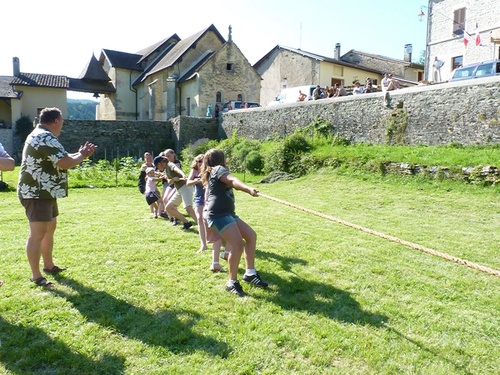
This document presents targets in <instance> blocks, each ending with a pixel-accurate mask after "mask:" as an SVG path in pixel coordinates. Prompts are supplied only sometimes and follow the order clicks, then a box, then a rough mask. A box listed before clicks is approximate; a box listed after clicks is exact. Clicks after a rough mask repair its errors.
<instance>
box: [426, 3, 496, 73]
mask: <svg viewBox="0 0 500 375" xmlns="http://www.w3.org/2000/svg"><path fill="white" fill-rule="evenodd" d="M425 10H426V11H427V12H425ZM426 13H427V14H426ZM420 16H421V17H424V16H427V51H426V64H425V65H426V71H425V77H426V78H427V80H428V81H433V80H434V78H433V74H434V71H433V67H432V65H433V62H434V59H435V57H436V56H437V57H438V59H439V60H441V61H443V62H444V65H443V66H442V68H441V79H442V80H443V81H446V80H448V79H449V78H450V73H451V72H452V71H453V69H455V68H456V67H458V66H461V65H468V64H472V63H475V62H480V61H488V60H495V59H500V0H461V1H456V0H429V1H428V6H423V7H422V11H421V13H420Z"/></svg>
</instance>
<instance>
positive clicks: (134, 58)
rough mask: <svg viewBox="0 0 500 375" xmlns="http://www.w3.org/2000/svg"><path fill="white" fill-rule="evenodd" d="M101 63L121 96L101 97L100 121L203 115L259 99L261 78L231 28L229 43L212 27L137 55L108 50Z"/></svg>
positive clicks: (115, 93) (161, 119) (109, 95)
mask: <svg viewBox="0 0 500 375" xmlns="http://www.w3.org/2000/svg"><path fill="white" fill-rule="evenodd" d="M99 62H100V64H101V66H102V67H103V69H104V71H105V72H106V74H107V75H108V76H109V77H110V79H111V83H112V84H113V85H114V86H115V88H116V92H113V93H108V94H101V95H100V104H99V106H98V109H97V119H98V120H153V121H165V120H168V119H171V118H173V117H176V116H179V115H184V116H195V117H204V116H206V115H207V114H208V115H214V114H215V113H216V111H215V108H216V106H219V108H220V109H221V108H222V105H223V103H224V102H226V101H229V100H234V99H242V100H244V101H253V102H259V101H260V82H261V77H260V76H259V74H258V73H257V71H256V70H255V69H254V68H253V67H252V66H251V65H250V63H249V62H248V60H247V59H246V58H245V56H244V55H243V53H242V52H241V51H240V49H239V48H238V47H237V45H236V44H235V43H234V42H233V41H232V36H231V27H229V37H228V40H227V42H226V41H225V40H224V38H223V37H222V35H221V34H220V33H219V31H218V30H217V29H216V28H215V26H214V25H211V26H209V27H208V28H206V29H204V30H201V31H200V32H198V33H196V34H194V35H191V36H190V37H188V38H186V39H183V40H181V39H180V38H179V37H178V36H177V34H174V35H172V36H170V37H169V38H167V39H165V40H163V41H160V42H159V43H157V44H155V45H153V46H150V47H147V48H145V49H143V50H141V51H139V52H138V53H135V54H131V53H126V52H118V51H112V50H106V49H105V50H103V51H102V53H101V56H100V58H99ZM209 107H210V109H209Z"/></svg>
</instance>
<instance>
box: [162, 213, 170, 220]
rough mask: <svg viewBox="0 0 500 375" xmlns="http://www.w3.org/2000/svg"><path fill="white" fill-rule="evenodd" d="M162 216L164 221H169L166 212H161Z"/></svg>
mask: <svg viewBox="0 0 500 375" xmlns="http://www.w3.org/2000/svg"><path fill="white" fill-rule="evenodd" d="M160 216H161V217H162V218H164V219H167V220H168V219H169V217H168V215H167V214H166V213H165V212H160Z"/></svg>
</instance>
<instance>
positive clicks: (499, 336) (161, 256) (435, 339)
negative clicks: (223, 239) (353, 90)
mask: <svg viewBox="0 0 500 375" xmlns="http://www.w3.org/2000/svg"><path fill="white" fill-rule="evenodd" d="M5 176H6V179H7V181H8V180H9V178H11V176H10V175H9V174H6V175H5ZM254 186H257V187H258V188H259V189H260V190H261V192H262V193H264V194H267V195H270V196H273V197H276V198H279V199H283V200H286V201H288V202H291V203H294V204H297V205H300V206H303V207H307V208H309V209H312V210H315V211H319V212H322V213H324V214H327V215H331V216H333V217H336V218H340V219H343V220H346V221H349V222H351V223H355V224H358V225H361V226H364V227H367V228H371V229H374V230H377V231H379V232H383V233H386V234H389V235H392V236H396V237H398V238H401V239H404V240H407V241H411V242H414V243H417V244H420V245H423V246H426V247H428V248H432V249H435V250H437V251H440V252H443V253H447V254H450V255H453V256H456V257H460V258H462V259H466V260H469V261H471V262H476V263H478V264H482V265H485V266H488V267H490V268H493V269H497V270H498V269H500V256H499V251H498V244H499V243H500V231H498V228H499V227H500V200H499V194H498V191H497V190H498V189H496V188H495V189H493V188H485V187H478V186H465V187H464V186H463V185H460V184H452V183H450V184H434V183H432V182H421V183H417V182H416V180H415V179H405V178H398V177H385V178H382V177H375V176H371V175H365V174H362V173H360V174H357V175H342V174H340V173H336V172H334V171H328V170H321V171H319V172H317V173H314V174H313V175H309V176H307V177H305V178H301V179H297V180H293V181H288V182H282V183H275V184H270V185H265V184H262V185H257V184H254ZM236 200H237V202H236V207H237V213H238V214H239V215H240V216H241V217H242V218H243V219H245V220H246V221H247V222H248V223H249V224H250V225H251V226H252V227H253V228H254V229H255V230H256V231H257V234H258V244H257V249H258V250H257V262H256V263H257V269H258V270H259V272H260V274H261V276H262V277H263V279H264V280H266V281H269V282H270V283H271V284H272V285H271V287H270V288H269V290H260V289H256V288H252V287H250V286H247V285H243V287H244V289H245V291H247V292H248V293H249V295H250V296H249V297H247V298H238V297H235V296H234V295H230V294H229V293H227V292H225V291H224V288H223V287H224V284H225V281H226V277H227V274H213V273H211V272H210V271H209V270H208V267H209V264H210V258H211V255H210V253H209V252H204V253H202V254H196V250H197V249H198V236H197V231H196V229H195V228H192V229H191V230H189V231H188V232H184V231H182V230H180V229H179V228H177V227H171V226H170V225H168V224H167V222H165V221H163V220H161V219H158V220H154V219H151V218H150V215H149V209H148V207H147V205H146V203H145V201H144V198H143V197H142V196H141V195H140V194H139V192H138V191H137V189H136V188H108V189H72V190H71V191H70V194H69V197H68V198H65V199H61V200H60V201H59V206H60V211H61V215H60V216H59V221H58V225H59V227H58V230H57V232H56V240H55V250H54V255H55V260H56V264H58V265H59V266H62V267H67V268H68V269H67V271H65V272H64V273H63V274H62V275H61V276H57V277H55V278H54V277H51V276H50V277H48V278H49V279H50V280H52V281H55V282H56V283H57V286H56V288H55V289H53V290H51V291H47V290H43V289H40V288H36V287H34V286H33V285H32V284H31V283H30V282H29V280H28V279H29V277H30V272H29V267H28V263H27V260H26V256H25V254H24V245H25V241H26V238H27V235H28V224H27V221H26V219H25V217H24V212H23V210H22V207H21V205H20V204H19V202H18V200H17V197H16V194H15V192H8V193H5V192H4V193H0V212H1V213H2V215H1V216H2V225H1V226H0V249H1V258H0V279H2V280H4V282H5V284H4V286H3V287H2V288H0V296H1V298H0V341H1V346H0V373H5V374H19V375H21V374H22V375H24V374H148V375H149V374H206V373H212V374H314V375H316V374H433V375H434V374H478V375H483V374H499V373H500V278H499V277H495V276H492V275H489V274H486V273H482V272H479V271H476V270H474V269H471V268H468V267H465V266H463V265H459V264H456V263H452V262H448V261H445V260H443V259H441V258H438V257H434V256H431V255H429V254H425V253H422V252H419V251H416V250H414V249H411V248H408V247H405V246H402V245H400V244H397V243H393V242H389V241H387V240H384V239H381V238H377V237H374V236H371V235H369V234H366V233H363V232H360V231H357V230H355V229H352V228H349V227H345V226H342V225H339V224H336V223H333V222H331V221H328V220H325V219H323V218H320V217H317V216H314V215H311V214H308V213H305V212H301V211H298V210H295V209H293V208H290V207H287V206H285V205H281V204H278V203H275V202H272V201H270V200H267V199H265V198H263V197H259V198H252V197H250V196H248V195H246V194H244V193H241V192H237V193H236ZM223 266H225V264H224V263H223ZM242 273H243V262H242V264H241V269H240V275H242Z"/></svg>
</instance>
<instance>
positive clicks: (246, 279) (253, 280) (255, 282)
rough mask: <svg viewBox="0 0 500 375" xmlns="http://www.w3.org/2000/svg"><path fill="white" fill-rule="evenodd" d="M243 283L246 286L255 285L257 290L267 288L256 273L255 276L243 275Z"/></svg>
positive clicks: (266, 284)
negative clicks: (246, 284)
mask: <svg viewBox="0 0 500 375" xmlns="http://www.w3.org/2000/svg"><path fill="white" fill-rule="evenodd" d="M243 281H244V282H246V283H248V284H252V285H255V286H257V287H259V288H267V287H268V286H269V284H268V283H266V282H265V281H262V279H261V278H260V277H259V273H257V274H256V275H250V276H248V275H243Z"/></svg>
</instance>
